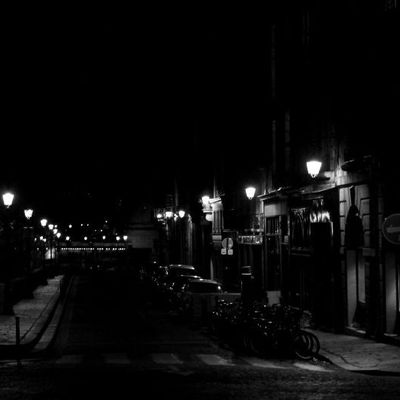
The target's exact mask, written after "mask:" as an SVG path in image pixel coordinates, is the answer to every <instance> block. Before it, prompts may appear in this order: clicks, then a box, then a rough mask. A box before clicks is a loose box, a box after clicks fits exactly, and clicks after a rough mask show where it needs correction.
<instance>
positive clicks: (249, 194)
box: [245, 186, 256, 200]
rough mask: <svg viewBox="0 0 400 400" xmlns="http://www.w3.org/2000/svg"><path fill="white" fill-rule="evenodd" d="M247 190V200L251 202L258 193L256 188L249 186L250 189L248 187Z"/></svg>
mask: <svg viewBox="0 0 400 400" xmlns="http://www.w3.org/2000/svg"><path fill="white" fill-rule="evenodd" d="M245 190H246V196H247V198H248V199H249V200H251V199H252V198H253V197H254V195H255V193H256V188H255V187H253V186H249V187H247V188H246V189H245Z"/></svg>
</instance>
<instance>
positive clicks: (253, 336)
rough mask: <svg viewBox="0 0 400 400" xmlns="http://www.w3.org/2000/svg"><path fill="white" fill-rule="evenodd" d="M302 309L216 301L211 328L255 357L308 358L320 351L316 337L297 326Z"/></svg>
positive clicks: (299, 323)
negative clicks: (244, 305)
mask: <svg viewBox="0 0 400 400" xmlns="http://www.w3.org/2000/svg"><path fill="white" fill-rule="evenodd" d="M303 314H304V313H303V312H302V311H301V310H299V309H297V308H294V307H290V306H286V305H280V304H277V305H273V306H267V305H264V304H258V303H255V304H253V305H252V306H250V307H248V306H246V307H243V304H242V303H241V302H240V301H235V302H227V301H224V300H219V301H218V302H217V305H216V308H215V310H214V311H213V313H212V316H211V331H212V332H213V333H214V334H216V335H218V336H219V337H221V338H222V339H223V340H225V341H226V342H228V343H229V344H230V345H232V346H233V347H235V348H237V349H240V350H244V351H246V352H247V353H250V354H254V355H257V356H259V357H277V356H286V357H292V356H295V357H297V358H300V359H302V360H310V359H312V358H313V357H315V356H316V355H317V354H318V352H319V350H320V343H319V340H318V337H317V336H316V335H314V334H313V333H312V332H309V331H306V330H304V329H302V327H301V320H302V316H303Z"/></svg>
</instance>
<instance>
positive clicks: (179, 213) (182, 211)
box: [178, 210, 186, 218]
mask: <svg viewBox="0 0 400 400" xmlns="http://www.w3.org/2000/svg"><path fill="white" fill-rule="evenodd" d="M185 214H186V213H185V211H184V210H179V211H178V215H179V218H183V217H184V216H185Z"/></svg>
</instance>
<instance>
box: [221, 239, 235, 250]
mask: <svg viewBox="0 0 400 400" xmlns="http://www.w3.org/2000/svg"><path fill="white" fill-rule="evenodd" d="M222 248H223V249H231V248H233V239H232V238H224V239H222Z"/></svg>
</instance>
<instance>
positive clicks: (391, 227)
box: [382, 214, 400, 244]
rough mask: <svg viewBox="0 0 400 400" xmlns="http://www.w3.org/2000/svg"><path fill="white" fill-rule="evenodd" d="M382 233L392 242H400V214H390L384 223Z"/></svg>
mask: <svg viewBox="0 0 400 400" xmlns="http://www.w3.org/2000/svg"><path fill="white" fill-rule="evenodd" d="M382 234H383V236H384V237H385V239H386V240H387V241H388V242H390V243H392V244H400V214H392V215H389V216H388V217H387V218H386V219H385V220H384V221H383V224H382Z"/></svg>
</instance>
